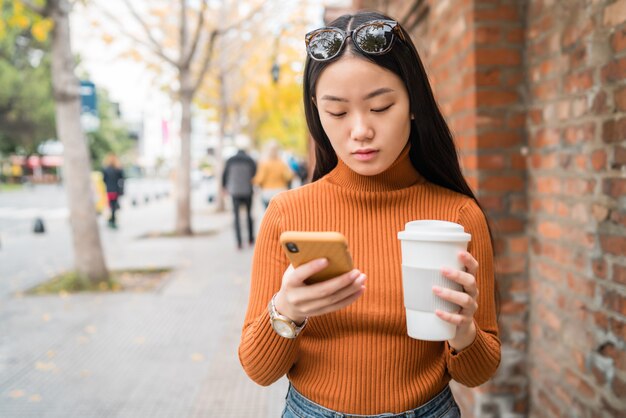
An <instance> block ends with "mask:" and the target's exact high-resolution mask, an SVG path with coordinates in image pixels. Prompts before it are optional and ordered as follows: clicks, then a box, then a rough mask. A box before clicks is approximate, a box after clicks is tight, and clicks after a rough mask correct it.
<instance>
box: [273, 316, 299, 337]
mask: <svg viewBox="0 0 626 418" xmlns="http://www.w3.org/2000/svg"><path fill="white" fill-rule="evenodd" d="M272 326H273V327H274V330H275V331H276V333H277V334H278V335H280V336H281V337H284V338H293V336H294V329H293V328H292V327H291V325H290V324H288V323H286V322H285V321H283V320H280V319H274V321H272Z"/></svg>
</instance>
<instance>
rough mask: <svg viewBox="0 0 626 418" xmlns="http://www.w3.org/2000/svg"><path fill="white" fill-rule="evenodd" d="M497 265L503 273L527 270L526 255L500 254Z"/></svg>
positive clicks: (499, 271)
mask: <svg viewBox="0 0 626 418" xmlns="http://www.w3.org/2000/svg"><path fill="white" fill-rule="evenodd" d="M496 266H497V270H498V273H501V274H511V273H523V272H525V271H526V256H525V255H516V256H513V255H511V256H499V257H498V262H497V263H496ZM524 305H525V303H524Z"/></svg>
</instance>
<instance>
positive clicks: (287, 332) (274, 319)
mask: <svg viewBox="0 0 626 418" xmlns="http://www.w3.org/2000/svg"><path fill="white" fill-rule="evenodd" d="M274 299H276V294H274V296H272V300H271V301H270V303H269V305H267V310H268V311H269V314H270V323H271V324H272V328H274V331H276V333H277V334H278V335H280V336H281V337H283V338H289V339H294V338H296V337H297V336H298V334H300V331H302V330H303V329H304V327H305V326H306V323H307V322H308V320H309V318H305V319H304V322H303V323H302V325H297V324H296V323H295V322H293V321H292V320H291V319H289V318H287V317H286V316H284V315H281V314H279V313H278V311H277V310H276V305H274Z"/></svg>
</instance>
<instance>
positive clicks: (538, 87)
mask: <svg viewBox="0 0 626 418" xmlns="http://www.w3.org/2000/svg"><path fill="white" fill-rule="evenodd" d="M531 92H532V95H533V97H534V98H536V99H539V100H550V99H553V98H556V97H557V96H559V82H558V80H554V79H553V80H547V81H544V82H542V83H537V84H535V86H534V87H533V88H532V91H531Z"/></svg>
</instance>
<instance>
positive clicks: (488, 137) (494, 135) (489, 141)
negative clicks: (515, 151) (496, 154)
mask: <svg viewBox="0 0 626 418" xmlns="http://www.w3.org/2000/svg"><path fill="white" fill-rule="evenodd" d="M523 142H524V139H523V137H522V135H520V134H519V133H517V132H511V131H492V132H484V133H481V134H479V135H478V143H479V144H480V148H481V149H488V148H496V149H500V150H502V149H506V148H511V147H514V146H516V145H520V144H522V143H523Z"/></svg>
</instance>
